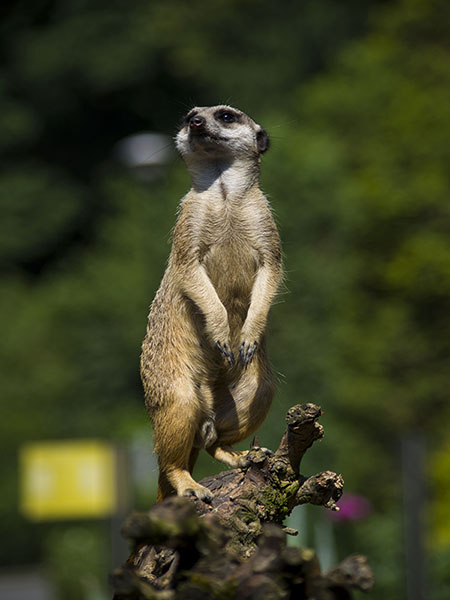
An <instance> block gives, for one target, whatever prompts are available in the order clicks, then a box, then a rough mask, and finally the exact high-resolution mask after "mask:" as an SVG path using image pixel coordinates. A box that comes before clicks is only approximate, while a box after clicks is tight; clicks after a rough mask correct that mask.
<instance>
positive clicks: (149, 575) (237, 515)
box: [112, 404, 373, 600]
mask: <svg viewBox="0 0 450 600" xmlns="http://www.w3.org/2000/svg"><path fill="white" fill-rule="evenodd" d="M320 415H321V410H320V408H319V407H318V406H316V405H314V404H303V405H297V406H294V407H293V408H291V409H290V410H289V412H288V414H287V419H286V421H287V430H286V433H285V434H284V436H283V438H282V440H281V442H280V445H279V447H278V449H277V451H276V452H275V454H273V455H269V453H268V451H267V450H265V449H263V448H261V447H260V446H259V444H258V443H257V442H256V441H254V442H253V445H252V448H251V450H250V452H249V460H248V467H247V468H245V469H234V470H230V471H226V472H223V473H219V474H218V475H215V476H214V477H207V478H205V479H203V480H202V481H201V484H202V485H204V486H205V487H207V488H208V489H209V490H210V491H211V492H212V493H213V499H212V501H211V503H209V504H207V503H205V502H202V501H200V500H198V499H197V498H192V499H191V498H189V499H187V498H180V497H176V496H174V497H170V498H168V499H166V500H165V501H164V502H162V503H160V504H157V505H156V506H154V507H153V508H152V509H151V510H150V511H149V512H148V513H135V514H132V515H131V516H130V517H129V518H128V519H127V521H126V522H125V524H124V527H123V533H124V535H125V536H126V537H128V538H129V539H131V540H132V541H133V543H134V549H133V552H132V554H131V556H130V558H129V559H128V561H127V564H126V565H125V566H124V567H123V568H122V569H118V570H117V571H115V573H114V574H113V576H112V581H113V585H114V588H115V590H116V594H115V596H114V598H115V600H141V599H157V598H159V599H161V600H166V599H167V600H172V599H173V600H176V599H178V598H183V600H186V599H191V598H192V599H196V598H199V599H200V598H201V599H202V600H204V599H209V598H211V599H213V598H221V599H222V600H226V599H228V598H229V599H230V600H231V599H235V598H236V599H243V600H244V599H245V600H250V599H255V600H256V599H265V598H267V599H269V598H270V599H277V598H280V599H281V598H294V597H295V598H298V599H303V598H304V599H307V598H311V599H312V598H315V599H317V600H332V599H333V598H350V597H351V596H350V591H349V590H350V588H352V587H355V588H358V589H362V590H367V589H369V588H370V587H371V584H372V583H373V576H372V573H371V571H370V568H369V567H368V566H367V563H366V561H365V559H364V558H363V557H359V556H355V557H350V558H349V559H347V560H346V561H344V562H343V563H341V565H338V566H337V567H336V568H335V569H333V570H331V571H329V572H328V573H325V574H323V573H321V572H320V566H319V564H318V561H317V559H316V557H315V555H314V552H313V551H311V550H300V549H298V548H293V547H288V546H286V541H285V537H286V535H285V532H284V531H283V529H282V527H281V525H282V523H283V521H284V519H285V518H286V517H287V516H288V515H289V513H290V512H291V511H292V509H293V508H294V507H295V506H297V505H299V504H305V503H310V504H316V505H322V506H324V507H327V508H329V509H331V510H337V507H336V502H337V501H338V500H339V498H340V496H341V495H342V489H343V483H344V482H343V479H342V476H341V475H337V474H336V473H333V472H332V471H324V472H322V473H318V474H317V475H312V476H310V477H304V476H303V475H300V464H301V460H302V458H303V456H304V454H305V452H306V451H307V450H308V448H310V447H311V446H312V444H313V443H314V442H315V441H316V440H318V439H320V438H321V437H322V436H323V428H322V426H321V425H320V424H319V423H318V422H317V421H318V418H319V417H320Z"/></svg>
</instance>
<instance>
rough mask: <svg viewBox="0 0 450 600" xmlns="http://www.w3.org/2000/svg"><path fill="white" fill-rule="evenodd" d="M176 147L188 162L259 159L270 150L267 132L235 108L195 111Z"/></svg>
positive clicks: (224, 107) (188, 119) (184, 122)
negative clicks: (196, 159)
mask: <svg viewBox="0 0 450 600" xmlns="http://www.w3.org/2000/svg"><path fill="white" fill-rule="evenodd" d="M176 145H177V148H178V150H179V152H180V153H181V155H182V156H183V158H185V159H187V160H190V159H191V160H192V159H194V157H196V158H199V159H204V158H206V157H208V156H209V157H211V158H213V159H220V158H228V159H229V158H248V157H253V158H255V159H257V158H258V157H259V156H260V155H261V154H262V153H263V152H265V151H266V150H267V149H268V147H269V137H268V135H267V133H266V131H265V130H264V129H263V128H262V127H261V126H260V125H258V124H257V123H255V122H254V121H253V120H252V119H251V118H250V117H249V116H248V115H246V114H245V113H243V112H242V111H240V110H237V109H235V108H232V107H231V106H225V105H220V106H207V107H196V108H193V109H192V110H191V111H189V112H188V114H187V115H186V116H185V118H184V120H183V122H182V124H181V127H180V130H179V131H178V134H177V136H176Z"/></svg>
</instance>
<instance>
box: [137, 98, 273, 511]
mask: <svg viewBox="0 0 450 600" xmlns="http://www.w3.org/2000/svg"><path fill="white" fill-rule="evenodd" d="M176 145H177V148H178V150H179V152H180V153H181V155H182V157H183V159H184V161H185V163H186V165H187V168H188V170H189V173H190V175H191V178H192V187H191V189H190V190H189V192H188V193H187V195H186V196H185V197H184V198H183V200H182V201H181V205H180V209H179V214H178V219H177V222H176V225H175V228H174V231H173V243H172V250H171V253H170V257H169V261H168V265H167V269H166V272H165V274H164V276H163V279H162V282H161V285H160V287H159V290H158V291H157V293H156V296H155V299H154V301H153V303H152V306H151V308H150V314H149V319H148V326H147V333H146V336H145V339H144V342H143V344H142V355H141V375H142V382H143V386H144V391H145V398H146V407H147V409H148V412H149V414H150V418H151V420H152V423H153V431H154V445H155V452H156V454H157V456H158V462H159V482H158V499H159V500H161V499H162V498H164V497H166V496H168V495H169V494H172V493H174V492H176V493H177V494H178V495H195V496H197V497H198V498H200V499H203V500H210V499H211V496H212V495H211V492H210V491H209V490H208V489H206V488H205V487H204V486H202V485H200V484H199V483H197V482H196V481H195V480H194V479H193V478H192V475H191V473H192V470H193V467H194V464H195V461H196V459H197V456H198V453H199V450H200V448H206V450H207V451H208V452H209V454H211V456H213V457H214V458H215V459H217V460H218V461H220V462H222V463H224V464H226V465H228V466H230V467H239V466H244V465H245V464H246V455H247V453H248V452H237V451H235V450H233V448H232V447H231V444H233V443H236V442H239V441H240V440H242V439H244V438H245V437H247V436H248V435H250V434H251V433H253V432H254V431H255V430H256V429H257V428H258V427H259V426H260V425H261V423H262V422H263V421H264V419H265V417H266V415H267V412H268V410H269V408H270V404H271V402H272V398H273V395H274V391H275V388H274V382H273V376H272V372H271V369H270V365H269V362H268V358H267V354H266V347H265V341H264V330H265V326H266V322H267V315H268V312H269V308H270V305H271V303H272V300H273V298H274V296H275V294H276V292H277V289H278V287H279V285H280V281H281V278H282V265H281V248H280V240H279V236H278V231H277V228H276V225H275V222H274V220H273V217H272V213H271V210H270V206H269V203H268V201H267V199H266V198H265V196H264V195H263V193H262V192H261V190H260V187H259V167H260V157H261V154H262V153H263V152H265V151H266V150H267V148H268V145H269V140H268V136H267V133H266V132H265V130H264V129H263V128H262V127H261V126H260V125H258V124H256V123H255V122H254V121H253V120H252V119H250V117H248V116H247V115H246V114H244V113H243V112H241V111H239V110H236V109H234V108H231V107H230V106H212V107H202V108H194V109H192V110H191V111H190V112H189V113H188V115H187V116H186V117H185V119H184V121H183V124H182V126H181V128H180V130H179V132H178V134H177V136H176Z"/></svg>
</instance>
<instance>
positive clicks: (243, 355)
mask: <svg viewBox="0 0 450 600" xmlns="http://www.w3.org/2000/svg"><path fill="white" fill-rule="evenodd" d="M257 349H258V342H253V344H247V343H246V342H242V344H241V347H240V348H239V358H240V360H241V363H242V364H243V365H244V367H245V368H247V367H248V365H249V364H250V363H251V362H252V360H253V357H254V355H255V352H256V351H257Z"/></svg>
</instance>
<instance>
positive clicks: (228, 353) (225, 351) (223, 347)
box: [216, 340, 234, 366]
mask: <svg viewBox="0 0 450 600" xmlns="http://www.w3.org/2000/svg"><path fill="white" fill-rule="evenodd" d="M216 348H217V350H219V352H220V353H221V354H222V355H223V356H224V357H225V358H226V359H227V361H228V363H229V364H230V365H231V366H233V365H234V354H233V351H232V350H230V349H229V348H228V344H226V343H224V344H221V343H220V342H219V340H217V342H216Z"/></svg>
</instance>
